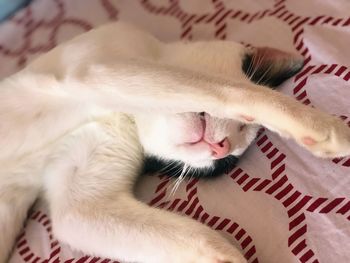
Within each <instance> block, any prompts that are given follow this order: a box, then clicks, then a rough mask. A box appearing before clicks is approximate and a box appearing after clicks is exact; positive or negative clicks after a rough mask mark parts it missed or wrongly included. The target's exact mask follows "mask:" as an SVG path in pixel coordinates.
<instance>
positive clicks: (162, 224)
mask: <svg viewBox="0 0 350 263" xmlns="http://www.w3.org/2000/svg"><path fill="white" fill-rule="evenodd" d="M117 118H118V117H115V118H114V121H113V122H110V123H108V122H106V123H104V124H103V126H104V128H102V127H101V126H99V125H96V124H89V125H87V126H86V127H84V128H81V129H79V130H77V131H76V132H75V133H74V135H73V136H70V138H67V139H65V142H64V143H63V145H62V146H61V147H60V149H59V150H58V151H57V152H55V153H53V157H52V158H51V160H52V162H50V164H49V165H48V167H47V168H46V174H45V177H46V188H47V197H48V199H49V201H50V210H51V217H52V221H53V231H54V234H55V236H56V237H57V238H58V239H59V240H61V241H63V242H65V243H68V244H69V245H71V246H72V247H73V248H75V249H78V250H80V251H83V252H85V253H90V254H93V255H97V256H100V257H108V258H112V259H116V260H123V261H127V262H140V263H141V262H146V263H224V262H225V263H243V262H246V260H245V259H244V258H243V256H242V255H241V254H240V253H239V251H238V250H237V249H236V248H235V247H234V246H232V245H231V244H230V243H229V242H228V241H227V240H226V239H225V238H223V237H221V236H220V235H219V234H218V233H217V232H215V231H214V230H211V229H210V228H208V227H207V226H204V225H202V224H200V223H198V222H196V221H194V220H192V219H189V218H186V217H182V216H180V215H176V214H173V213H170V212H168V211H164V210H160V209H156V208H152V207H149V206H147V205H146V204H143V203H141V202H140V201H137V200H136V199H135V197H134V196H133V194H132V188H133V184H134V181H135V180H136V177H137V174H138V173H139V171H140V169H141V165H142V159H143V153H142V150H141V148H140V146H139V143H138V142H137V136H136V131H135V130H134V126H133V125H130V123H129V121H130V120H128V119H127V118H123V122H122V123H118V119H117ZM115 121H116V122H115Z"/></svg>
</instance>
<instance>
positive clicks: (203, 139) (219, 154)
mask: <svg viewBox="0 0 350 263" xmlns="http://www.w3.org/2000/svg"><path fill="white" fill-rule="evenodd" d="M208 116H209V115H208V114H207V113H204V112H203V113H200V114H199V117H200V121H201V124H202V125H201V127H199V129H201V131H200V132H201V133H200V134H201V136H200V137H199V138H197V139H196V140H195V141H191V142H185V143H184V144H183V145H184V146H185V147H188V148H189V149H191V150H193V151H196V149H198V151H201V150H203V149H208V150H209V151H210V154H211V157H213V158H214V159H222V158H225V157H226V156H228V155H229V154H230V153H231V150H232V149H231V143H230V141H229V139H228V138H227V137H225V138H223V139H222V140H219V141H214V140H212V139H210V138H209V136H208V135H207V133H206V128H207V121H208Z"/></svg>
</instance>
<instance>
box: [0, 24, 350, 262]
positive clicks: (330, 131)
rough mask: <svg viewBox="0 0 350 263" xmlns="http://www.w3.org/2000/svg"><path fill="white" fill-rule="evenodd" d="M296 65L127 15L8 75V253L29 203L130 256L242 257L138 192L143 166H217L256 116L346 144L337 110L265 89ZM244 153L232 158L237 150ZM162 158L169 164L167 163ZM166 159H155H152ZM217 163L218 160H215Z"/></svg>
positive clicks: (284, 130)
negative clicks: (162, 34)
mask: <svg viewBox="0 0 350 263" xmlns="http://www.w3.org/2000/svg"><path fill="white" fill-rule="evenodd" d="M301 66H302V60H301V59H300V58H299V57H297V56H294V55H291V54H288V53H285V52H282V51H279V50H276V49H272V48H246V47H244V46H243V45H241V44H237V43H233V42H229V41H204V42H200V41H199V42H191V43H184V42H173V43H166V44H165V43H162V42H160V41H159V40H157V39H156V38H154V37H153V36H151V35H150V34H148V33H146V32H143V31H142V30H140V29H137V28H135V27H133V26H131V25H127V24H123V23H120V22H118V23H112V24H109V25H105V26H102V27H100V28H98V29H94V30H91V31H89V32H87V33H85V34H82V35H80V36H78V37H76V38H74V39H73V40H70V41H68V42H67V43H64V44H62V45H60V46H58V47H56V48H54V49H53V50H51V51H50V52H48V53H47V54H45V55H42V56H41V57H39V58H38V59H36V60H35V61H33V62H32V63H31V64H30V65H28V66H27V67H26V68H24V69H23V70H21V71H20V72H18V73H16V74H14V75H12V76H10V77H8V78H6V79H4V80H3V81H2V82H1V83H0V86H1V89H0V123H1V125H0V143H1V146H2V147H1V151H0V164H1V165H0V167H1V171H0V231H1V235H0V262H1V263H2V262H5V261H6V259H7V258H8V256H9V254H10V251H11V248H12V246H13V243H14V241H15V237H16V235H17V234H18V233H19V230H20V228H21V227H22V225H23V222H24V220H25V218H26V214H27V211H28V209H29V208H30V206H31V205H32V203H33V202H34V200H35V199H36V198H38V196H39V195H42V196H43V197H44V198H45V199H46V200H47V202H48V204H49V209H50V216H51V219H52V224H53V232H54V235H55V236H56V237H57V238H58V239H59V240H60V241H62V242H64V243H66V244H68V245H70V246H71V247H72V248H74V249H77V250H80V251H83V252H85V253H88V254H91V255H97V256H100V257H108V258H111V259H116V260H122V261H127V262H152V263H158V262H174V263H175V262H176V263H177V262H179V263H180V262H181V263H189V262H196V263H197V262H198V263H219V262H221V263H224V262H225V263H227V262H231V263H233V262H235V263H241V262H246V260H245V259H244V257H243V256H242V255H241V253H240V252H239V250H238V249H236V248H235V247H234V246H232V245H231V244H230V243H229V242H228V241H227V240H226V239H225V238H224V237H222V236H221V235H220V234H218V233H217V232H215V231H214V230H211V229H210V228H208V227H207V226H205V225H203V224H200V223H199V222H196V221H194V220H192V219H189V218H186V217H183V216H180V215H177V214H174V213H171V212H168V211H164V210H160V209H156V208H152V207H149V206H147V205H146V204H144V203H142V202H140V201H138V200H136V198H135V197H134V194H133V186H134V184H135V182H136V180H137V177H138V176H139V175H140V173H141V172H142V170H144V169H145V160H148V164H149V165H148V167H151V168H152V167H153V168H152V169H154V168H155V167H158V166H159V165H164V164H165V163H169V162H179V163H180V164H181V165H182V169H181V170H182V171H184V172H181V173H180V174H179V175H178V176H185V172H186V170H189V169H193V170H194V171H196V170H197V171H200V172H198V173H201V174H198V175H199V176H205V175H208V174H209V176H211V175H215V174H216V173H221V170H220V169H223V167H225V166H226V165H227V166H229V165H230V163H231V161H232V162H234V159H232V160H231V161H229V160H228V159H226V161H227V162H228V163H227V164H225V163H223V164H218V162H220V160H223V159H224V160H225V158H236V157H238V156H239V155H241V154H242V153H243V152H244V151H245V149H246V148H247V147H248V146H249V144H250V143H251V141H252V140H253V139H254V137H255V135H256V132H257V129H258V128H259V125H263V126H265V127H267V128H269V129H270V130H272V131H275V132H277V133H278V134H280V135H281V136H283V137H291V138H293V139H294V140H295V141H296V142H297V143H298V144H300V145H301V146H303V147H305V148H306V149H307V150H309V151H311V152H312V153H313V154H315V155H316V156H320V157H325V158H331V157H341V156H345V155H348V154H350V129H349V128H348V127H347V126H346V124H345V123H343V122H342V121H341V120H339V119H338V118H336V117H333V116H330V115H328V114H326V113H322V112H320V111H318V110H317V109H314V108H312V107H307V106H305V105H303V104H301V103H299V102H297V101H295V100H294V99H292V98H289V97H287V96H285V95H283V94H281V93H278V92H277V91H274V90H272V89H270V88H267V87H266V85H270V86H277V85H279V84H280V83H281V82H283V81H284V80H285V79H286V78H288V77H290V76H292V75H293V74H295V73H296V72H298V70H300V68H301ZM235 156H236V157H235ZM163 168H164V167H163ZM156 169H158V168H156ZM218 169H219V170H218Z"/></svg>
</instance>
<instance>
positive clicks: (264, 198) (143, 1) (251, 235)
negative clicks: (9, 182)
mask: <svg viewBox="0 0 350 263" xmlns="http://www.w3.org/2000/svg"><path fill="white" fill-rule="evenodd" d="M349 10H350V2H349V1H347V0H337V1H330V0H325V1H318V0H309V1H293V0H259V1H254V0H232V1H230V0H74V1H72V0H34V1H32V3H31V4H30V6H29V7H27V8H25V9H23V10H22V11H20V12H18V13H17V14H16V15H15V16H14V17H12V18H11V19H10V20H8V21H6V22H4V23H2V24H0V76H1V77H5V76H7V75H9V74H11V73H14V72H16V71H17V70H19V69H20V68H22V67H23V66H25V65H26V64H27V63H28V62H29V61H30V60H32V59H33V58H34V57H36V56H38V55H40V54H42V53H44V52H46V51H48V50H50V49H51V48H53V47H54V46H55V45H57V44H58V43H60V42H63V41H65V40H66V39H69V38H72V37H73V36H75V35H78V34H80V33H83V32H85V31H87V30H89V29H91V28H93V27H96V26H98V25H100V24H103V23H107V22H108V21H112V20H118V21H128V22H131V23H133V24H136V25H138V26H140V27H142V28H144V29H145V30H148V31H150V32H152V33H153V34H154V35H156V36H157V37H158V38H160V39H162V40H164V41H172V40H178V39H184V40H188V41H193V40H198V39H202V40H203V39H204V40H205V39H225V40H227V41H232V40H234V41H238V42H241V43H244V44H245V45H251V46H271V47H276V48H281V49H284V50H286V51H291V52H297V53H299V54H301V55H302V56H303V57H304V58H305V64H306V65H305V67H304V69H303V70H302V72H301V73H299V74H298V75H297V76H296V77H294V78H292V79H291V80H289V81H287V82H286V83H284V84H283V85H282V87H281V90H282V92H284V93H286V94H288V95H290V96H293V97H294V98H295V99H297V100H299V101H301V102H302V103H305V104H308V105H310V106H314V107H317V108H320V109H322V110H324V111H327V112H330V113H332V114H335V115H337V116H339V117H340V118H342V119H343V120H344V121H345V122H347V123H349V124H350V119H349V117H350V82H349V80H350V51H349V43H350V16H349ZM171 188H172V181H171V180H170V179H169V178H167V177H166V176H145V177H143V178H142V180H141V182H140V183H139V186H138V190H137V193H138V195H139V196H140V198H141V199H142V200H144V201H145V202H147V203H149V204H150V205H152V206H155V207H161V208H162V209H167V210H171V211H177V212H179V213H182V214H184V215H186V216H189V217H192V218H194V219H195V220H198V221H200V222H202V223H204V224H207V225H209V226H210V227H212V228H213V229H216V230H217V231H220V232H221V233H222V234H223V235H225V236H227V237H228V238H229V239H230V240H231V241H232V243H233V245H235V246H237V247H238V248H239V249H240V250H241V251H242V253H243V254H244V255H245V257H246V258H247V259H248V261H249V262H250V263H258V262H262V263H264V262H265V263H281V262H283V263H292V262H310V263H317V262H325V263H332V262H334V263H347V262H350V245H349V244H350V158H341V159H333V160H321V159H318V158H315V157H313V156H311V154H309V153H308V152H306V151H305V150H303V149H301V148H300V147H299V146H297V145H296V144H295V143H294V142H293V141H290V140H285V139H281V138H279V137H278V136H277V135H276V134H274V133H272V132H269V131H267V130H263V131H262V132H261V133H260V134H259V136H258V137H257V139H256V141H255V142H254V144H253V145H252V146H251V147H250V148H249V150H248V152H247V153H246V154H245V156H244V158H242V160H241V161H240V163H239V164H238V165H237V167H235V168H234V169H233V170H232V171H231V172H229V173H228V174H225V175H223V176H222V177H220V178H218V179H216V180H212V181H202V180H199V181H198V180H194V179H192V180H189V181H187V182H185V183H183V184H182V185H181V186H180V188H179V190H178V191H177V192H176V193H175V195H170V192H171ZM91 238H93V237H91ZM116 249H118V248H116ZM10 262H12V263H19V262H112V260H109V259H102V258H95V257H92V256H88V255H84V254H82V253H80V252H77V251H73V250H71V249H70V248H69V247H67V246H65V245H64V244H61V243H60V242H58V241H57V240H56V239H55V237H54V236H53V235H52V226H51V222H50V217H49V213H48V210H47V208H46V206H45V204H44V202H42V201H39V202H38V203H37V204H36V205H35V206H34V208H33V209H32V211H31V213H30V215H29V217H28V222H27V224H26V227H25V228H24V229H23V231H22V233H21V234H20V236H19V237H18V240H17V243H16V245H15V249H14V252H13V255H12V257H11V260H10Z"/></svg>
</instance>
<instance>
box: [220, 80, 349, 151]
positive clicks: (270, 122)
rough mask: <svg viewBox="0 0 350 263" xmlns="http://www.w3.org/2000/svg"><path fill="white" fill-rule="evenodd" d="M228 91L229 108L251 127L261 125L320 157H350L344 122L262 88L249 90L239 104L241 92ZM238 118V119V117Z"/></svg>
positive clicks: (246, 88)
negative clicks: (254, 124) (252, 124)
mask: <svg viewBox="0 0 350 263" xmlns="http://www.w3.org/2000/svg"><path fill="white" fill-rule="evenodd" d="M234 89H235V88H233V89H229V90H227V91H226V92H227V96H226V98H227V102H226V104H227V106H226V107H227V108H228V111H229V112H231V115H234V114H236V118H237V117H238V118H240V119H241V120H242V121H244V122H247V123H259V124H261V125H263V126H265V127H267V128H269V129H271V130H273V131H275V132H277V133H279V134H280V135H281V136H283V137H291V138H293V139H294V140H295V141H296V142H297V143H299V144H300V145H302V146H303V147H305V148H307V149H308V150H309V151H311V152H312V153H313V154H314V155H316V156H319V157H327V158H330V157H342V156H346V155H350V128H349V127H348V126H347V125H346V123H345V122H343V121H342V120H341V119H340V118H338V117H335V116H332V115H330V114H327V113H324V112H321V111H320V110H318V109H315V108H312V107H310V106H305V105H303V104H301V103H300V102H298V101H296V100H295V99H293V98H290V97H287V96H286V95H283V94H281V93H278V92H276V91H273V90H270V89H267V88H263V87H260V86H254V85H249V86H247V87H245V91H242V90H241V92H242V93H245V94H244V96H241V100H240V103H239V104H237V103H236V104H233V103H232V101H235V100H236V98H237V91H235V90H234ZM237 114H238V115H237Z"/></svg>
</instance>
